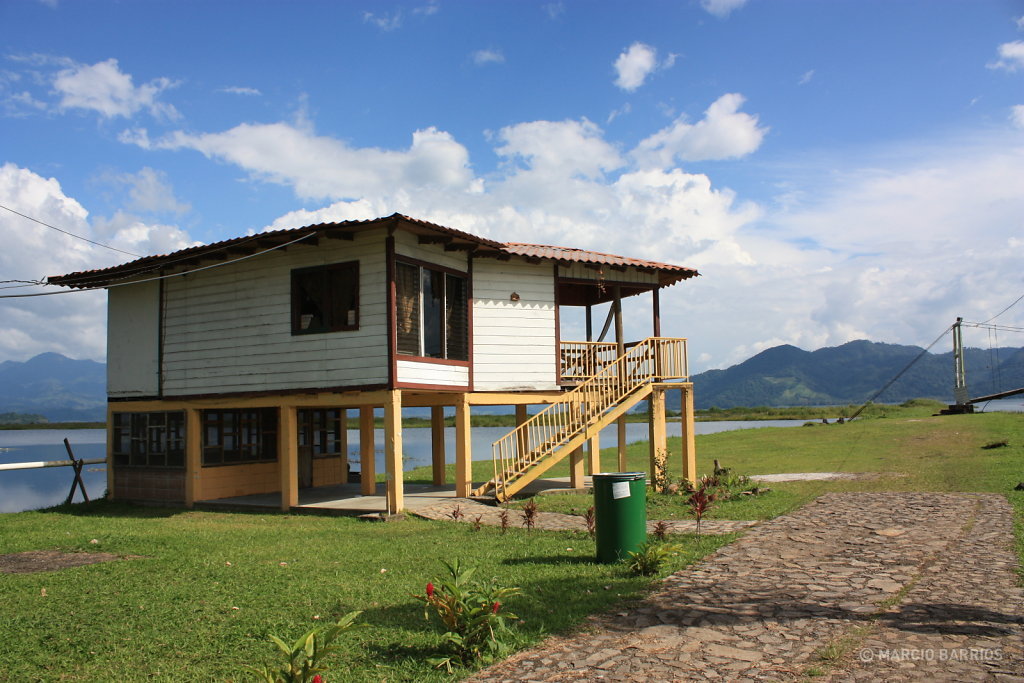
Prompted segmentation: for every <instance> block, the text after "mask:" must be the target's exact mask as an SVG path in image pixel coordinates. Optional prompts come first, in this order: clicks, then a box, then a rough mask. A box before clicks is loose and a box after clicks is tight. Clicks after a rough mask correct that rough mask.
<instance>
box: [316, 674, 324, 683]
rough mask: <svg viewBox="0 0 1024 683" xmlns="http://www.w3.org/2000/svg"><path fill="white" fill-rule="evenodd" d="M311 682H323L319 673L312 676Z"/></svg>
mask: <svg viewBox="0 0 1024 683" xmlns="http://www.w3.org/2000/svg"><path fill="white" fill-rule="evenodd" d="M313 683H324V679H322V678H320V674H317V675H316V676H313Z"/></svg>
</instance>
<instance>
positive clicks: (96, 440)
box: [0, 397, 1024, 513]
mask: <svg viewBox="0 0 1024 683" xmlns="http://www.w3.org/2000/svg"><path fill="white" fill-rule="evenodd" d="M984 409H985V410H986V411H988V412H991V411H995V410H1000V411H1012V412H1024V399H1021V398H1019V397H1014V398H1011V399H1004V400H1002V401H991V402H990V403H988V404H987V405H986V406H985V407H984ZM804 422H806V420H762V421H723V422H698V423H696V432H697V434H714V433H717V432H724V431H730V430H734V429H756V428H761V427H794V426H800V425H802V424H804ZM667 428H668V435H669V436H679V433H680V423H679V422H669V423H668V424H667ZM508 431H509V428H507V427H474V428H473V432H472V442H473V459H474V460H487V459H489V458H490V457H491V443H492V442H493V441H495V440H496V439H498V438H500V437H502V436H504V435H505V434H507V433H508ZM65 437H67V439H68V440H69V441H70V442H71V447H72V449H73V450H74V452H75V457H78V458H90V459H91V458H102V457H105V455H106V431H104V430H102V429H74V430H55V429H29V430H0V463H10V462H34V461H37V460H66V459H67V452H66V451H65V450H64V438H65ZM348 438H349V453H350V457H352V459H353V460H358V455H359V431H358V430H355V429H350V430H349V436H348ZM616 439H617V437H616V433H615V427H614V426H613V427H609V428H607V429H605V430H604V431H602V432H601V447H602V450H603V449H605V448H609V447H611V446H614V445H615V443H616ZM626 440H627V441H628V442H629V443H633V442H636V441H646V440H647V424H646V423H644V422H631V423H629V424H627V425H626ZM375 441H376V448H375V452H376V456H377V457H376V462H377V471H378V472H383V471H384V455H383V443H384V430H382V429H378V430H376V432H375ZM402 443H403V450H404V463H405V469H406V470H411V469H414V468H416V467H421V466H424V465H430V430H429V429H405V430H403V432H402ZM445 448H446V452H447V455H446V457H447V460H448V462H454V460H455V429H454V428H452V427H449V428H447V429H446V430H445ZM353 470H358V467H353ZM73 477H74V474H73V470H72V469H71V468H70V467H50V468H46V469H39V470H14V471H2V472H0V513H2V512H19V511H21V510H31V509H34V508H40V507H48V506H51V505H57V504H59V503H62V502H63V501H64V500H65V498H67V495H68V491H69V490H70V488H71V481H72V479H73ZM82 479H83V480H84V481H85V488H86V491H87V492H88V493H89V497H90V498H99V497H101V496H102V495H103V493H104V492H105V491H106V486H107V474H106V466H104V465H87V466H86V467H85V469H84V470H83V472H82ZM81 499H82V498H81V492H80V491H79V492H76V493H75V501H80V500H81Z"/></svg>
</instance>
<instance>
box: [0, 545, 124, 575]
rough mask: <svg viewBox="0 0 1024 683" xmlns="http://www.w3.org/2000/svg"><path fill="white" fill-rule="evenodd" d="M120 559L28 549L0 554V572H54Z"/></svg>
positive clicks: (98, 555)
mask: <svg viewBox="0 0 1024 683" xmlns="http://www.w3.org/2000/svg"><path fill="white" fill-rule="evenodd" d="M120 559H121V558H120V557H118V556H117V555H112V554H111V553H63V552H61V551H59V550H29V551H27V552H23V553H10V554H8V555H0V573H2V574H31V573H33V572H55V571H59V570H61V569H68V568H69V567H82V566H85V565H87V564H96V563H98V562H113V561H114V560H120Z"/></svg>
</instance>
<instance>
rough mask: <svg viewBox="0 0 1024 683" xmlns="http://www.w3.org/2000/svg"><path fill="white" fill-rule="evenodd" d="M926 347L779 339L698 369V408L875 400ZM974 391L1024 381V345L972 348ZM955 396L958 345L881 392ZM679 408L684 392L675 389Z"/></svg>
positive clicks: (885, 398)
mask: <svg viewBox="0 0 1024 683" xmlns="http://www.w3.org/2000/svg"><path fill="white" fill-rule="evenodd" d="M921 351H922V349H921V348H920V347H917V346H901V345H898V344H884V343H880V342H870V341H865V340H859V341H852V342H849V343H847V344H843V345H842V346H834V347H827V348H822V349H818V350H817V351H804V350H803V349H798V348H797V347H795V346H789V345H784V346H776V347H774V348H771V349H768V350H766V351H762V352H761V353H759V354H757V355H756V356H753V357H752V358H749V359H748V360H746V361H744V362H742V363H740V364H739V365H734V366H732V367H730V368H728V369H725V370H708V371H707V372H702V373H700V374H698V375H694V377H693V385H694V400H695V404H696V407H697V408H711V407H717V408H732V407H735V406H762V405H764V406H800V405H845V404H850V403H853V404H858V403H863V402H864V401H866V400H868V399H869V398H870V397H871V396H872V395H873V394H874V393H875V392H876V391H878V390H879V389H881V388H882V387H883V386H885V384H886V383H888V382H889V380H891V379H892V378H893V377H895V376H896V375H897V373H899V372H900V371H901V370H903V368H905V367H906V366H907V365H908V364H909V363H910V362H911V361H912V360H914V358H916V357H917V356H918V355H919V354H920V353H921ZM964 356H965V365H966V368H967V386H968V389H969V392H970V395H971V396H972V397H973V396H983V395H986V394H990V393H994V392H996V391H1005V390H1008V389H1017V388H1021V387H1024V348H1005V347H1004V348H999V349H992V350H989V349H970V348H969V349H965V350H964ZM911 398H934V399H938V400H940V401H944V402H947V403H952V402H953V353H952V352H947V353H942V354H932V353H927V354H925V355H924V357H922V358H921V360H920V361H918V362H917V363H916V364H914V366H913V367H911V368H910V369H909V370H908V371H907V372H906V373H905V374H904V375H903V376H902V377H901V378H900V379H899V380H898V381H896V382H895V383H894V384H893V385H892V387H890V388H889V389H887V390H886V391H885V393H883V394H881V395H880V396H879V397H878V398H877V399H875V400H876V401H877V402H879V403H899V402H902V401H905V400H908V399H911ZM669 400H670V401H673V402H674V404H673V405H672V407H673V408H676V409H678V401H679V398H678V396H676V397H673V396H672V395H671V394H670V395H669Z"/></svg>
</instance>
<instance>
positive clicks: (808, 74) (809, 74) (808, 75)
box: [798, 69, 814, 85]
mask: <svg viewBox="0 0 1024 683" xmlns="http://www.w3.org/2000/svg"><path fill="white" fill-rule="evenodd" d="M812 78H814V69H810V70H808V71H805V72H804V73H803V75H802V76H801V77H800V80H799V81H798V85H807V84H808V83H810V82H811V79H812Z"/></svg>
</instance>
